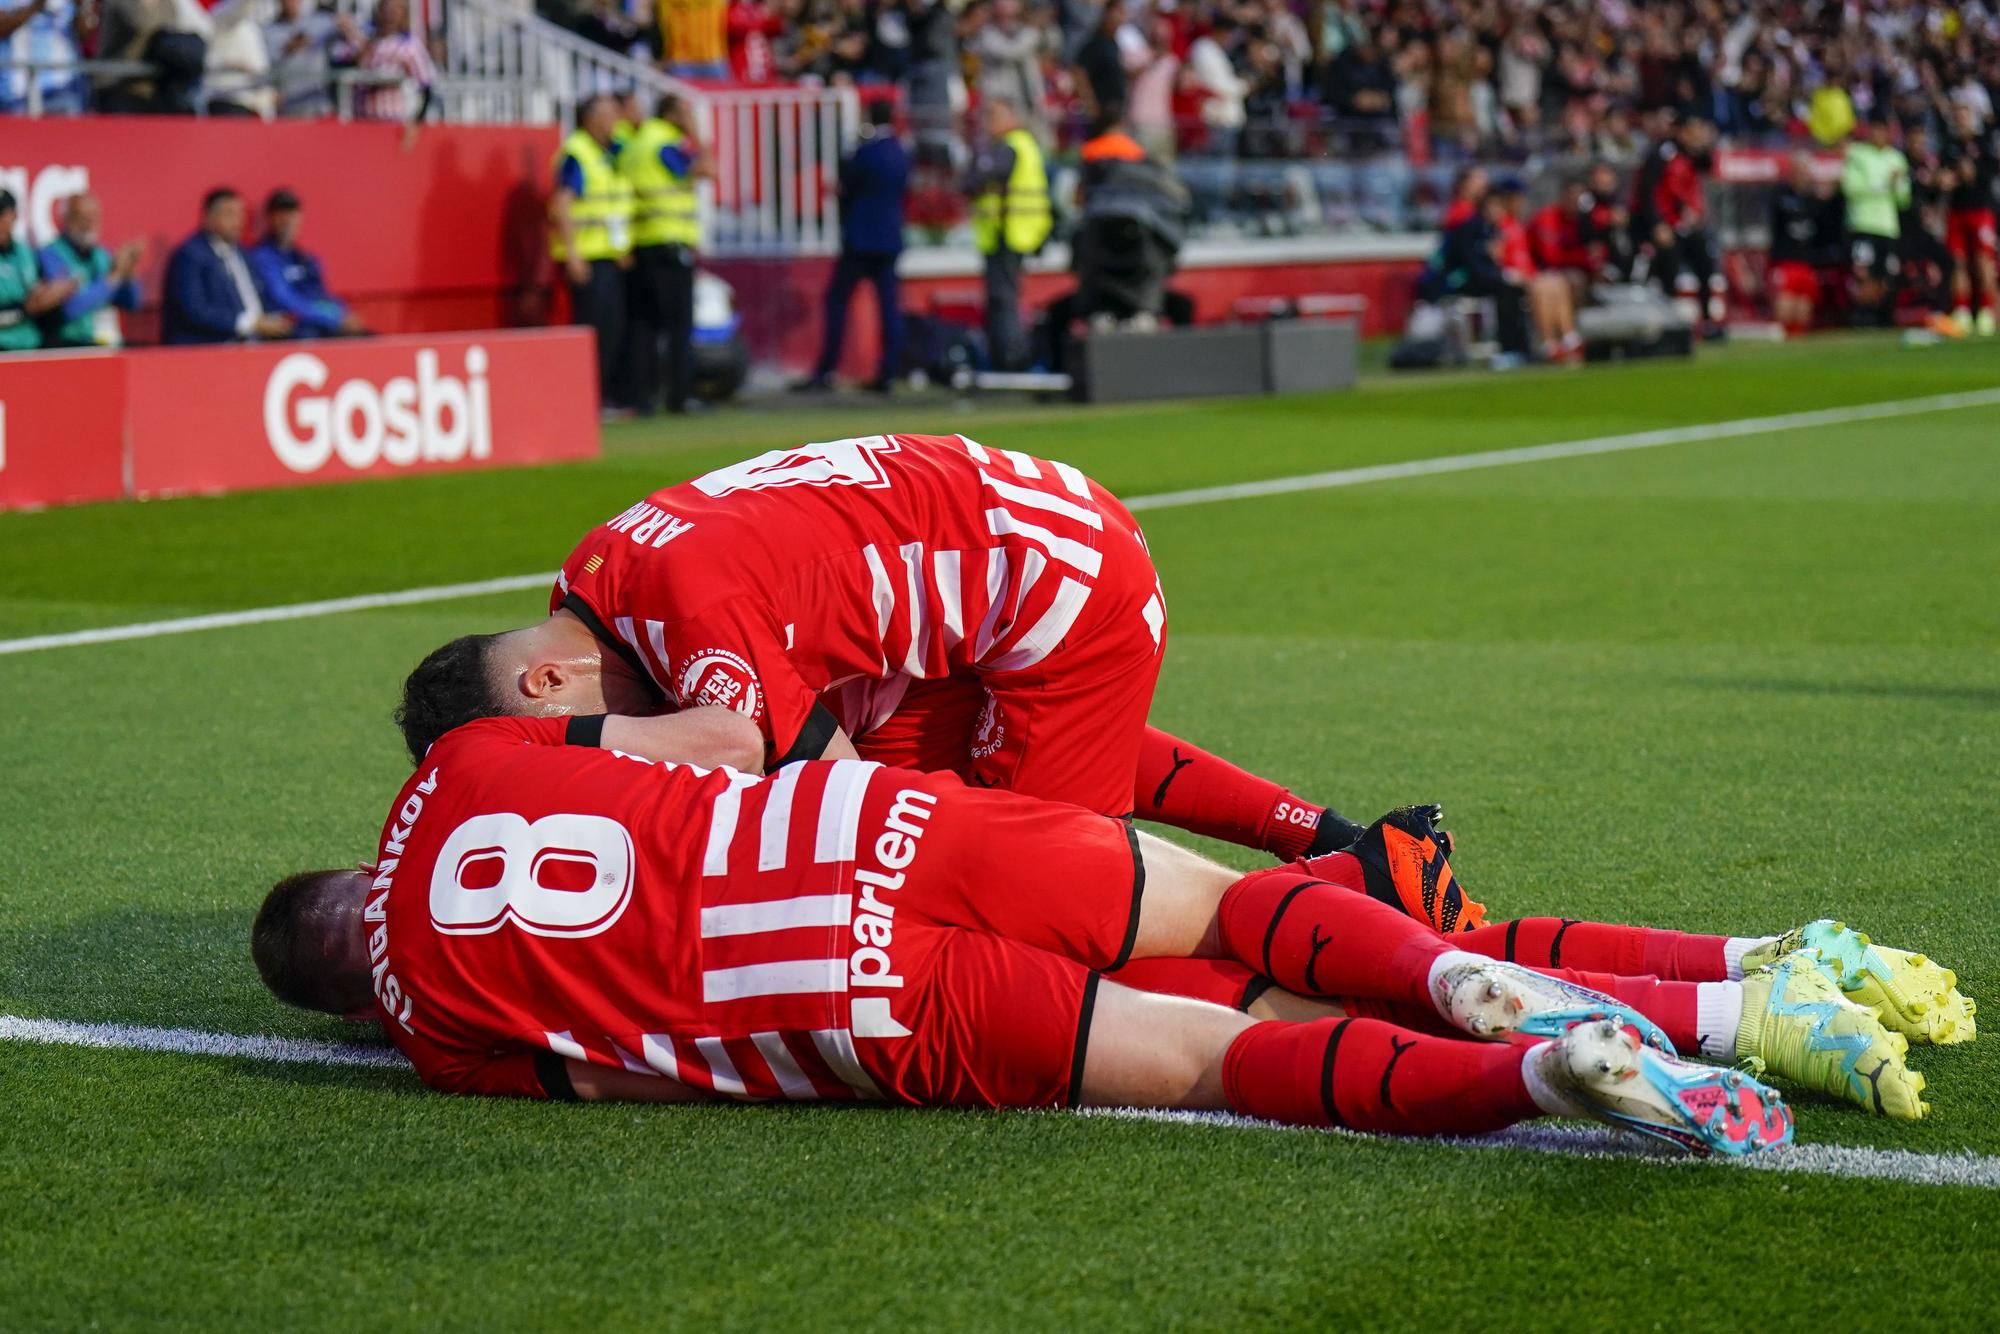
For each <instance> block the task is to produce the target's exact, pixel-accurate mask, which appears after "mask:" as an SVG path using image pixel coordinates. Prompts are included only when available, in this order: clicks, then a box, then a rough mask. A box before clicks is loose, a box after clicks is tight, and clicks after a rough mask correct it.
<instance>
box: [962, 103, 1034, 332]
mask: <svg viewBox="0 0 2000 1334" xmlns="http://www.w3.org/2000/svg"><path fill="white" fill-rule="evenodd" d="M966 193H967V194H969V195H971V196H972V199H973V205H972V239H973V243H974V244H975V245H977V246H978V247H979V253H980V254H982V255H984V256H985V257H986V352H987V357H988V359H989V360H990V361H991V362H992V364H993V367H994V369H996V370H1003V371H1011V370H1019V369H1021V368H1022V367H1023V366H1025V365H1026V364H1027V341H1028V340H1027V336H1026V334H1025V333H1024V332H1023V330H1022V328H1021V271H1022V267H1023V264H1024V261H1025V260H1026V257H1027V256H1029V255H1032V254H1034V253H1035V252H1036V251H1038V250H1040V249H1041V248H1042V245H1043V243H1044V242H1046V241H1047V240H1048V239H1049V231H1050V230H1051V228H1052V227H1053V226H1054V224H1055V217H1054V214H1053V213H1052V212H1051V210H1050V208H1049V169H1048V162H1047V159H1045V158H1044V157H1043V156H1042V146H1041V145H1040V144H1039V143H1037V142H1036V141H1035V136H1034V135H1033V134H1032V133H1030V132H1029V130H1028V127H1027V125H1026V124H1025V122H1024V121H1023V120H1022V115H1021V108H1020V107H1019V106H1018V105H1017V104H1015V103H1014V102H1012V101H1010V100H1008V99H1007V98H1004V97H995V98H990V99H988V100H987V103H986V148H985V150H984V151H983V152H981V153H980V155H979V158H978V160H977V161H975V162H974V163H973V166H972V175H971V177H970V178H969V179H968V180H967V182H966Z"/></svg>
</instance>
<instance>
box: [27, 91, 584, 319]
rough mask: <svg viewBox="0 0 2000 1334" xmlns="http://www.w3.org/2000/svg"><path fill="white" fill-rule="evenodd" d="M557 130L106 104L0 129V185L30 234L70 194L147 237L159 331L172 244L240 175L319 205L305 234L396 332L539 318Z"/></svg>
mask: <svg viewBox="0 0 2000 1334" xmlns="http://www.w3.org/2000/svg"><path fill="white" fill-rule="evenodd" d="M556 143H557V133H556V130H555V129H554V128H553V127H550V126H493V127H487V126H433V127H430V128H427V129H425V130H424V131H423V132H422V133H421V134H420V135H418V136H417V139H416V141H415V142H414V143H413V144H412V145H410V146H409V147H408V148H405V147H403V144H402V129H401V127H400V126H397V125H387V124H353V125H341V124H337V123H333V122H319V121H278V122H276V123H274V124H269V125H266V124H264V123H263V122H261V121H236V120H178V119H153V118H148V117H111V116H93V117H84V118H82V119H75V120H70V119H63V118H60V117H54V118H49V119H44V120H19V119H13V120H9V121H7V122H6V128H5V130H4V132H0V188H5V189H10V190H12V191H13V192H14V194H15V196H16V197H17V198H18V199H20V201H21V204H22V213H23V221H24V223H25V225H26V226H27V229H28V233H29V238H30V239H31V240H32V241H33V242H34V243H35V244H36V245H41V244H43V243H45V242H46V241H47V240H48V239H49V238H50V237H52V236H53V235H54V213H55V208H56V205H57V203H58V201H59V200H61V199H62V198H63V197H64V196H66V195H70V194H74V193H75V192H76V191H77V190H79V189H88V190H90V191H91V192H92V193H94V194H96V195H97V196H98V197H99V198H100V199H102V200H103V201H104V231H105V239H106V240H107V241H110V242H112V243H113V244H116V243H119V242H123V241H127V240H130V239H132V238H134V237H137V238H140V239H143V240H144V241H145V242H146V245H147V251H148V253H147V261H146V266H145V270H144V273H143V275H142V277H143V285H144V289H145V294H146V305H147V309H146V310H145V311H142V312H141V313H140V314H139V315H138V316H136V317H131V318H130V319H129V320H128V328H127V333H128V335H129V336H130V337H131V338H132V339H133V340H134V341H137V342H150V341H152V340H153V339H154V336H155V334H156V332H157V329H158V314H157V310H158V305H159V289H160V279H161V276H162V274H163V273H164V272H165V270H166V260H167V255H168V253H169V252H171V251H172V249H173V248H174V247H175V246H176V245H178V244H180V242H181V241H182V240H183V239H185V238H186V237H187V236H188V235H189V234H190V233H191V232H193V231H194V229H195V221H196V215H197V214H198V213H199V211H200V201H201V196H202V195H203V193H205V192H206V191H207V190H208V189H209V188H210V187H212V186H216V185H230V186H234V187H235V188H236V189H238V190H240V191H242V192H243V195H244V197H245V199H246V200H247V201H248V202H249V203H250V205H251V208H252V210H253V212H254V211H255V210H256V209H257V207H258V206H259V205H260V204H261V203H262V201H263V199H264V196H265V195H266V194H268V193H269V192H270V191H271V190H273V189H275V188H277V187H278V186H281V185H283V186H290V187H291V188H292V189H294V190H296V191H297V192H298V193H299V195H300V196H301V197H302V198H303V199H304V201H305V206H306V229H305V238H304V239H305V245H306V247H307V248H308V249H309V250H312V251H313V252H314V253H316V254H318V255H319V256H320V258H321V259H322V260H323V261H324V262H325V264H326V270H327V280H328V283H329V285H330V286H331V287H332V288H333V290H334V291H335V292H336V293H337V294H338V295H340V296H342V297H344V298H347V299H349V300H351V301H352V302H353V304H354V307H355V310H356V311H357V312H358V313H359V314H360V316H361V318H362V319H363V320H365V321H366V322H367V323H368V324H369V326H370V327H372V328H375V329H378V330H380V331H382V332H384V333H421V332H431V331H436V330H446V329H486V328H494V327H500V326H509V325H521V324H534V323H539V322H540V319H541V315H542V310H541V305H540V295H539V294H540V291H541V287H542V284H543V283H544V282H545V272H546V267H547V260H546V257H545V256H546V248H545V244H544V235H545V233H544V229H543V217H544V199H545V194H546V186H545V183H546V181H547V179H548V175H549V163H550V160H551V159H552V158H553V157H554V154H555V150H556Z"/></svg>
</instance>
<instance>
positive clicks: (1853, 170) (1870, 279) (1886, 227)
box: [1840, 115, 1911, 328]
mask: <svg viewBox="0 0 2000 1334" xmlns="http://www.w3.org/2000/svg"><path fill="white" fill-rule="evenodd" d="M1894 135H1895V127H1894V126H1893V125H1891V124H1890V123H1889V118H1888V116H1887V115H1881V116H1877V117H1875V118H1874V119H1873V120H1871V121H1869V123H1868V137H1867V138H1866V139H1857V140H1856V141H1854V142H1853V143H1851V144H1849V145H1848V146H1847V157H1846V160H1845V162H1844V163H1843V164H1842V168H1841V176H1840V190H1841V193H1842V194H1843V195H1845V196H1846V198H1847V234H1848V253H1849V257H1850V261H1851V263H1852V264H1853V267H1854V316H1855V322H1856V323H1857V324H1858V323H1862V322H1865V321H1873V322H1874V323H1876V324H1879V325H1881V326H1882V327H1884V328H1887V327H1889V325H1891V324H1892V323H1894V310H1893V307H1894V304H1895V293H1896V279H1897V277H1898V276H1899V274H1900V271H1901V266H1902V260H1901V256H1900V254H1899V252H1900V250H1901V244H1900V243H1901V240H1902V231H1903V226H1902V211H1903V210H1904V209H1905V208H1907V207H1908V206H1909V203H1910V197H1911V196H1910V163H1909V159H1907V158H1905V157H1904V156H1903V153H1902V150H1901V149H1899V148H1897V147H1896V146H1895V144H1894V143H1893V142H1892V139H1893V137H1894Z"/></svg>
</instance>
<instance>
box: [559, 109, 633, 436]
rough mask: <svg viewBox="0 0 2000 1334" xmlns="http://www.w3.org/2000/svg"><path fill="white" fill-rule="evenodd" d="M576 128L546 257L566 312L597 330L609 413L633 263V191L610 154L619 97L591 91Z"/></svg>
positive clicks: (619, 385) (619, 373) (620, 394)
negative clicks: (559, 279)
mask: <svg viewBox="0 0 2000 1334" xmlns="http://www.w3.org/2000/svg"><path fill="white" fill-rule="evenodd" d="M576 120H577V124H576V129H575V130H573V131H571V132H570V135H569V137H568V138H566V139H564V140H563V142H562V148H561V149H560V150H558V152H557V153H556V178H555V192H554V194H553V195H552V196H551V198H550V200H549V254H550V255H551V256H552V257H553V258H554V259H555V261H556V263H557V264H559V265H560V266H561V267H562V271H563V279H564V281H565V283H566V284H567V285H568V287H569V304H570V317H571V319H572V321H573V322H574V323H577V324H584V325H588V326H590V328H591V329H592V330H593V331H595V333H596V334H597V386H598V397H599V402H600V403H601V404H602V408H603V412H604V414H605V416H606V417H607V418H618V417H626V416H630V415H631V409H630V408H629V407H628V406H626V405H625V403H624V401H623V400H624V391H625V385H624V357H625V354H626V353H625V316H626V311H625V288H626V277H625V275H626V271H627V270H628V269H630V268H631V267H632V192H631V188H630V186H629V185H628V184H627V183H626V181H625V178H624V177H622V176H620V175H619V174H618V169H617V168H616V167H615V166H614V165H613V159H612V156H611V134H612V131H613V130H615V129H616V128H617V126H618V99H617V98H616V97H614V96H612V95H611V94H610V93H596V94H594V95H592V96H591V97H589V98H586V99H585V100H584V103H583V105H582V106H580V107H578V108H577V113H576Z"/></svg>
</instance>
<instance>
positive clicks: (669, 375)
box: [618, 94, 710, 412]
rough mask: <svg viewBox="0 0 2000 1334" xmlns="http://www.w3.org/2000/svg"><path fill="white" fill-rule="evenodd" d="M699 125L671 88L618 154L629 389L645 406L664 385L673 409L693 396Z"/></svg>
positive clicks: (701, 156)
mask: <svg viewBox="0 0 2000 1334" xmlns="http://www.w3.org/2000/svg"><path fill="white" fill-rule="evenodd" d="M694 125H695V119H694V112H693V109H692V108H690V107H689V106H688V104H687V103H686V102H685V101H683V100H682V99H681V98H679V97H677V96H674V95H673V94H668V95H667V96H665V97H663V98H661V99H660V104H659V106H658V108H657V109H656V111H655V114H654V115H652V116H650V117H648V118H647V119H646V120H643V121H641V122H640V123H639V128H638V129H637V130H635V131H633V133H632V137H631V138H630V139H628V140H627V141H626V143H625V147H623V148H622V149H620V150H619V152H618V174H619V175H620V176H622V177H624V178H625V183H626V185H627V186H629V187H630V188H631V191H632V207H633V219H632V246H633V250H632V285H631V290H630V294H629V300H630V303H631V315H632V393H633V399H634V401H633V406H634V407H636V408H638V409H639V410H640V411H642V412H650V411H652V410H653V409H654V408H655V407H657V406H658V404H659V402H660V398H661V392H662V390H663V389H664V391H665V397H666V405H667V407H668V409H669V410H670V411H674V412H684V411H686V410H687V407H688V404H689V402H690V401H691V400H692V399H693V397H694V274H695V252H696V251H697V250H699V249H700V248H701V195H700V189H701V181H702V180H703V178H705V177H707V176H708V175H709V174H710V172H709V166H708V157H707V155H706V154H705V153H703V152H702V151H701V146H700V144H699V143H698V142H697V141H696V138H695V133H694ZM662 352H664V353H665V365H664V366H662V364H661V354H662Z"/></svg>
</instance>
